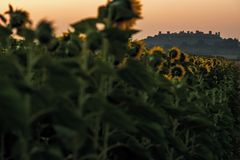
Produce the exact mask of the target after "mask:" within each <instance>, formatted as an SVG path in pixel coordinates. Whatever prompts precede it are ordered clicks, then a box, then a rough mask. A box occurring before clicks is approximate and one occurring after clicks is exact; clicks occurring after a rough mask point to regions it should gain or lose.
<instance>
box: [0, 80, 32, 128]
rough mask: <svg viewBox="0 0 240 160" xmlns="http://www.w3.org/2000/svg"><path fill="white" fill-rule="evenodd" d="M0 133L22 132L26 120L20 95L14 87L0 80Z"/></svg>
mask: <svg viewBox="0 0 240 160" xmlns="http://www.w3.org/2000/svg"><path fill="white" fill-rule="evenodd" d="M0 88H1V90H0V126H1V127H0V132H1V131H4V130H6V131H12V130H15V129H16V130H21V131H23V132H24V130H25V129H26V126H27V123H28V120H27V115H26V114H27V113H26V108H25V104H24V99H23V97H22V95H21V94H20V93H19V92H18V91H17V90H16V88H14V86H13V85H12V84H10V83H8V82H6V81H2V80H1V79H0Z"/></svg>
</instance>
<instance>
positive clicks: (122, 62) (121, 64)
mask: <svg viewBox="0 0 240 160" xmlns="http://www.w3.org/2000/svg"><path fill="white" fill-rule="evenodd" d="M127 63H128V57H124V58H123V59H122V60H121V61H119V62H118V63H117V64H116V67H117V68H118V69H120V68H123V67H125V66H126V64H127Z"/></svg>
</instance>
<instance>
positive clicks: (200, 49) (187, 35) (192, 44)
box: [144, 30, 240, 55]
mask: <svg viewBox="0 0 240 160" xmlns="http://www.w3.org/2000/svg"><path fill="white" fill-rule="evenodd" d="M144 41H145V43H146V44H147V46H148V47H152V46H155V45H161V46H162V47H164V48H166V49H169V48H171V47H173V46H176V47H180V48H181V49H182V50H183V51H185V52H188V53H195V54H211V55H214V54H233V53H237V54H239V55H240V42H239V40H238V39H236V38H235V39H233V38H232V39H224V38H222V37H221V33H220V32H212V31H209V32H208V33H204V32H201V31H199V30H197V31H195V32H192V31H186V32H185V31H180V32H179V33H176V32H174V33H171V32H170V31H167V32H166V33H163V32H161V31H159V33H158V35H155V36H153V37H150V36H149V37H147V38H146V39H144Z"/></svg>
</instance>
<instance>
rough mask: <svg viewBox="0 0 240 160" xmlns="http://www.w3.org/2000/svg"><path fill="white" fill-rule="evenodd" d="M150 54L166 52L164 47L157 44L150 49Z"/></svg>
mask: <svg viewBox="0 0 240 160" xmlns="http://www.w3.org/2000/svg"><path fill="white" fill-rule="evenodd" d="M148 54H149V55H156V54H164V50H163V48H162V47H160V46H155V47H153V48H151V49H150V51H149V52H148Z"/></svg>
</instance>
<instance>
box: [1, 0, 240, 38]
mask: <svg viewBox="0 0 240 160" xmlns="http://www.w3.org/2000/svg"><path fill="white" fill-rule="evenodd" d="M106 1H107V0H0V12H1V13H3V12H4V11H5V10H6V9H7V7H8V4H9V3H11V4H12V5H13V6H14V7H17V8H23V9H26V10H28V11H29V12H30V13H31V14H30V15H31V18H32V19H33V20H34V22H37V21H38V20H40V19H42V18H47V19H49V20H53V21H54V24H55V27H56V28H57V29H58V30H57V31H58V33H60V32H62V31H66V30H67V28H68V26H69V24H70V23H72V22H75V21H78V20H80V19H82V18H86V17H89V16H90V17H93V16H96V14H97V7H98V6H99V5H101V4H105V2H106ZM142 4H143V18H144V19H142V20H140V21H139V22H138V24H137V26H136V28H138V29H141V30H142V32H141V33H139V34H138V35H137V36H136V38H144V37H146V36H148V35H154V34H157V33H158V31H163V32H166V31H171V32H175V31H181V30H185V31H187V30H189V31H195V30H201V31H204V32H208V31H209V30H212V31H219V32H221V33H222V35H223V36H224V37H236V38H239V39H240V0H142Z"/></svg>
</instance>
